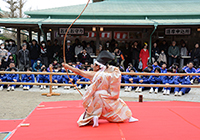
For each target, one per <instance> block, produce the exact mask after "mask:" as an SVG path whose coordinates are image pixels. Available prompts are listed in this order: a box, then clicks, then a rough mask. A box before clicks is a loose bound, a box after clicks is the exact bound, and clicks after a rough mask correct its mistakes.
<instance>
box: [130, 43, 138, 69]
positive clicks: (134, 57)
mask: <svg viewBox="0 0 200 140" xmlns="http://www.w3.org/2000/svg"><path fill="white" fill-rule="evenodd" d="M139 55H140V49H139V47H138V42H137V41H135V42H134V43H133V45H132V46H131V59H132V63H133V67H134V68H136V69H137V68H138V63H139Z"/></svg>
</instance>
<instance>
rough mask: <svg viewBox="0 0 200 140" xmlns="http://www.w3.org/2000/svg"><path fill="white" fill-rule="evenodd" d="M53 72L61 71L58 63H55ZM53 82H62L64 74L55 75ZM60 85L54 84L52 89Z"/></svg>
mask: <svg viewBox="0 0 200 140" xmlns="http://www.w3.org/2000/svg"><path fill="white" fill-rule="evenodd" d="M53 72H59V69H58V65H55V66H54V68H53ZM52 82H53V83H62V76H61V75H53V76H52ZM57 88H58V86H52V89H57Z"/></svg>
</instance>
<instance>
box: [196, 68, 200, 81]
mask: <svg viewBox="0 0 200 140" xmlns="http://www.w3.org/2000/svg"><path fill="white" fill-rule="evenodd" d="M196 73H200V67H199V68H198V69H197V70H196ZM196 78H197V80H198V83H200V76H196Z"/></svg>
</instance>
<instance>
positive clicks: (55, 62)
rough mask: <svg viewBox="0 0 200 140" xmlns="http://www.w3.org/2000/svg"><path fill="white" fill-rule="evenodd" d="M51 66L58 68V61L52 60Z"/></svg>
mask: <svg viewBox="0 0 200 140" xmlns="http://www.w3.org/2000/svg"><path fill="white" fill-rule="evenodd" d="M52 66H53V67H55V66H57V67H58V60H57V59H54V60H53V63H52Z"/></svg>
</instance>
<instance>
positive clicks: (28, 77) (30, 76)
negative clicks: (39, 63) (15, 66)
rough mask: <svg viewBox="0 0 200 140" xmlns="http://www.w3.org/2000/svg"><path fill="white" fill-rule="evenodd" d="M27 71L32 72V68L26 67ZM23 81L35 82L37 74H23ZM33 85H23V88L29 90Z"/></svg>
mask: <svg viewBox="0 0 200 140" xmlns="http://www.w3.org/2000/svg"><path fill="white" fill-rule="evenodd" d="M25 71H27V72H31V71H32V68H26V69H25ZM21 81H22V82H28V83H34V82H35V76H34V74H22V79H21ZM32 87H33V86H32V85H23V90H29V89H30V88H32Z"/></svg>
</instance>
